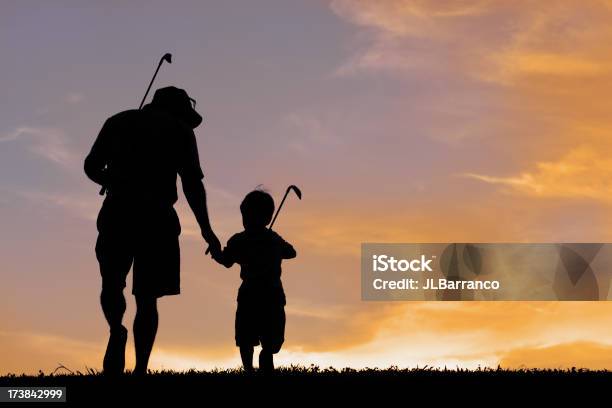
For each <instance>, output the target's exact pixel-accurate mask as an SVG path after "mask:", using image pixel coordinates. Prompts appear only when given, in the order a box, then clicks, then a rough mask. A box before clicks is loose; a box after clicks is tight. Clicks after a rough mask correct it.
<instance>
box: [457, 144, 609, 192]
mask: <svg viewBox="0 0 612 408" xmlns="http://www.w3.org/2000/svg"><path fill="white" fill-rule="evenodd" d="M465 176H466V177H469V178H473V179H476V180H479V181H483V182H485V183H489V184H494V185H499V186H505V187H509V188H510V192H518V193H524V194H528V195H530V196H534V197H541V198H550V197H555V198H558V197H563V198H570V199H593V200H597V201H602V202H605V203H610V202H611V201H612V160H611V159H610V158H609V157H607V156H603V155H602V154H601V153H599V152H596V151H594V150H593V149H591V148H589V147H586V146H584V147H580V148H577V149H574V150H572V151H570V152H569V153H568V154H567V155H566V156H565V157H563V158H561V159H559V160H558V161H555V162H540V163H536V169H535V170H534V171H531V172H524V173H521V174H519V175H516V176H509V177H495V176H488V175H482V174H473V173H467V174H465Z"/></svg>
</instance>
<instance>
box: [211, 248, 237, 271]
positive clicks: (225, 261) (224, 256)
mask: <svg viewBox="0 0 612 408" xmlns="http://www.w3.org/2000/svg"><path fill="white" fill-rule="evenodd" d="M212 258H213V259H214V260H215V261H217V263H219V264H221V265H223V266H225V267H226V268H231V267H232V265H234V260H233V259H232V256H231V255H230V254H228V251H227V247H225V249H224V250H222V251H221V252H220V253H219V254H218V255H217V256H214V255H213V257H212Z"/></svg>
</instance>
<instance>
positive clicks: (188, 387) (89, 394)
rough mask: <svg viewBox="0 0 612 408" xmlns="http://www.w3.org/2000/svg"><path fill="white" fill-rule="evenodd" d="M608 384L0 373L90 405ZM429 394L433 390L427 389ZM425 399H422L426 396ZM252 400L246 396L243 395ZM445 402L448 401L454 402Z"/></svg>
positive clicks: (315, 372)
mask: <svg viewBox="0 0 612 408" xmlns="http://www.w3.org/2000/svg"><path fill="white" fill-rule="evenodd" d="M610 384H612V372H611V371H607V370H603V371H596V370H587V369H579V368H572V369H528V368H525V369H519V370H510V369H503V368H501V367H498V368H480V369H476V370H467V369H461V368H455V369H438V368H431V367H427V366H425V367H423V368H412V369H402V368H398V367H390V368H387V369H378V368H366V369H361V370H356V369H351V368H344V369H335V368H331V367H330V368H320V367H317V366H314V365H312V366H307V367H304V366H291V367H280V368H279V369H278V370H277V372H276V373H275V374H274V375H272V376H264V375H260V374H257V373H256V374H253V375H247V374H245V373H244V372H243V371H241V370H235V369H229V370H220V369H216V370H212V371H196V370H190V371H184V372H176V371H171V370H163V371H151V372H150V374H149V375H148V376H146V377H144V378H138V377H133V376H131V375H129V373H127V374H126V375H124V376H122V377H120V378H115V379H111V378H107V377H106V376H104V375H102V374H101V373H100V372H98V371H96V370H93V369H86V370H85V372H80V371H74V372H71V371H70V370H69V369H67V368H65V367H63V366H61V367H58V369H56V370H55V373H50V374H44V373H42V372H40V373H39V375H37V376H28V375H14V374H11V375H8V376H5V377H0V387H2V386H4V387H6V386H14V387H17V386H65V387H67V396H68V401H69V402H72V403H75V402H76V403H78V404H83V403H88V402H91V401H92V400H93V399H95V400H97V401H99V400H105V401H111V402H119V401H122V402H123V401H126V400H133V401H140V402H143V401H156V402H159V401H160V400H172V401H177V400H181V401H192V399H193V398H206V399H208V398H210V397H212V396H215V397H221V398H229V399H230V400H232V401H233V400H237V399H243V398H258V397H256V396H257V395H259V396H260V397H259V398H261V396H262V395H266V396H267V397H265V398H271V399H272V400H273V399H275V398H281V397H280V394H278V395H277V392H278V391H279V390H281V389H282V390H283V392H289V393H291V394H292V395H295V396H300V397H299V398H301V399H305V400H309V399H312V398H315V399H316V398H318V397H317V396H319V397H321V398H323V395H324V396H325V397H324V398H325V400H326V401H327V400H330V399H334V398H338V399H339V400H340V401H343V402H347V401H348V400H358V401H359V400H362V399H363V398H371V397H376V398H378V399H387V398H394V397H402V396H403V398H406V396H409V395H413V394H416V393H433V394H431V396H433V397H435V398H436V399H437V400H439V399H440V398H442V399H444V398H446V397H449V396H453V398H455V399H460V398H462V397H468V396H470V398H471V397H473V396H474V393H476V394H478V395H480V394H483V393H490V392H493V393H501V395H504V398H512V397H516V396H518V395H521V394H522V393H525V392H529V393H530V395H532V394H534V392H537V393H538V394H540V393H541V394H543V395H547V397H551V396H555V395H557V396H558V395H560V393H563V392H565V391H571V392H575V390H576V386H578V385H580V386H588V387H591V388H593V390H598V391H603V390H605V391H607V390H608V388H609V387H610ZM429 390H433V391H429ZM428 395H429V394H428ZM251 396H252V397H251ZM455 399H453V400H455Z"/></svg>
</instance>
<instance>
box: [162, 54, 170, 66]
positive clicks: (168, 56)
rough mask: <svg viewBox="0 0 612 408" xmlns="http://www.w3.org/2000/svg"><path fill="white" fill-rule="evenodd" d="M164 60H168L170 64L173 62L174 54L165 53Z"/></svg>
mask: <svg viewBox="0 0 612 408" xmlns="http://www.w3.org/2000/svg"><path fill="white" fill-rule="evenodd" d="M162 61H166V62H167V63H168V64H172V54H170V53H169V52H167V53H165V54H164V56H163V57H162Z"/></svg>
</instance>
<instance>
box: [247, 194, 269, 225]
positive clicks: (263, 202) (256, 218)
mask: <svg viewBox="0 0 612 408" xmlns="http://www.w3.org/2000/svg"><path fill="white" fill-rule="evenodd" d="M240 212H241V213H242V218H243V219H244V223H245V224H248V226H249V227H265V226H266V225H268V224H269V223H270V221H272V215H273V214H274V199H273V198H272V196H271V195H270V194H268V193H267V192H266V191H264V190H261V189H257V190H253V191H251V192H250V193H249V194H247V195H246V197H244V200H242V203H241V204H240Z"/></svg>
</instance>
